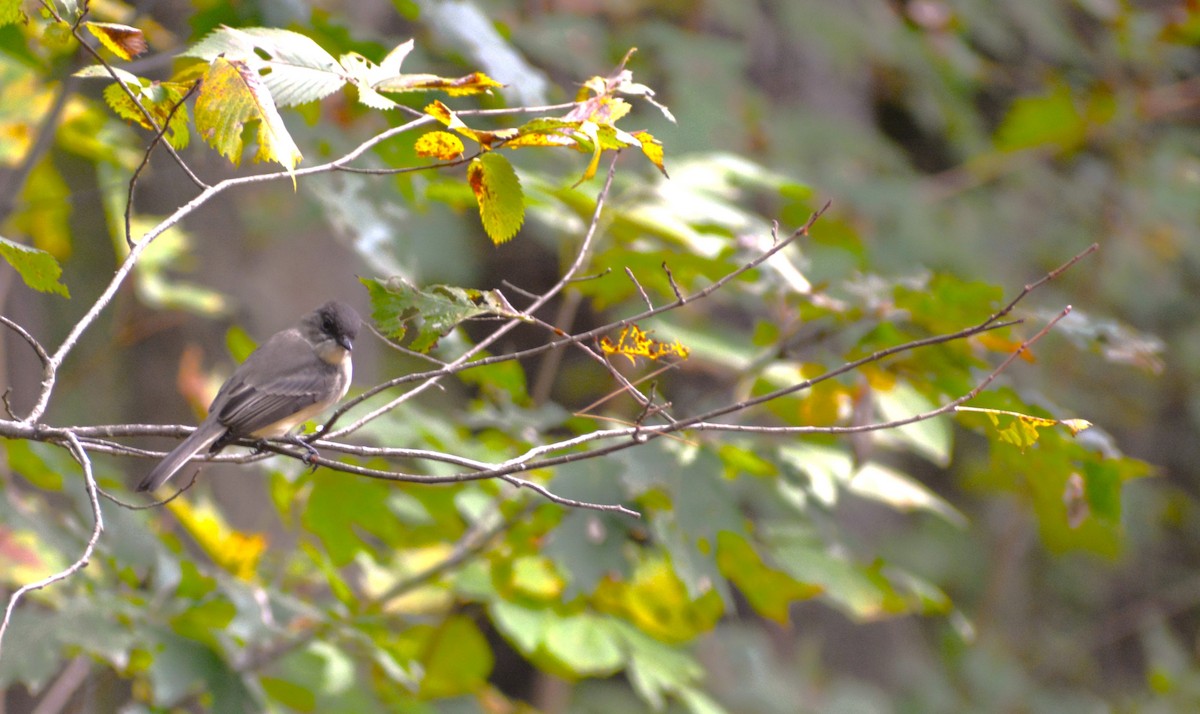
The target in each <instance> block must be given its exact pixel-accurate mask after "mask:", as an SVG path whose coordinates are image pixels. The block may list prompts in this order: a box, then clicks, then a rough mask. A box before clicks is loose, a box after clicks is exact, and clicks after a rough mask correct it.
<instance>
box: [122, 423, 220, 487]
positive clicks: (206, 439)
mask: <svg viewBox="0 0 1200 714" xmlns="http://www.w3.org/2000/svg"><path fill="white" fill-rule="evenodd" d="M224 433H225V427H224V426H222V425H221V424H218V423H216V422H212V423H210V422H208V421H205V422H202V423H201V424H200V426H198V427H196V430H195V431H193V432H192V433H191V435H189V436H188V438H186V439H184V440H183V441H181V442H180V443H179V446H176V447H175V448H174V449H172V450H171V453H169V454H167V455H166V456H165V457H163V460H162V461H159V462H158V465H157V466H155V467H154V469H153V470H152V471H150V473H148V474H146V478H144V479H142V480H141V482H140V483H138V485H137V490H138V491H153V490H155V489H157V488H158V487H159V486H161V485H163V484H164V483H166V482H167V479H169V478H171V477H172V476H174V475H175V472H176V471H178V470H179V469H181V468H183V467H184V465H185V464H187V462H188V461H191V459H192V457H193V456H195V455H196V454H198V453H200V452H201V451H203V450H205V449H207V448H208V447H210V446H212V445H213V442H215V441H216V440H217V439H219V438H221V436H222V435H223V434H224Z"/></svg>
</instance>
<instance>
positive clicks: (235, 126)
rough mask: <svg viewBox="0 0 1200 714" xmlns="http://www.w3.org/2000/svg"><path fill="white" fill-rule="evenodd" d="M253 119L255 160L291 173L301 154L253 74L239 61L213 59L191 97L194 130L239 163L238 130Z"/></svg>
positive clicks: (239, 133)
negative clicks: (275, 164)
mask: <svg viewBox="0 0 1200 714" xmlns="http://www.w3.org/2000/svg"><path fill="white" fill-rule="evenodd" d="M254 122H257V123H258V132H257V137H258V151H257V152H256V153H255V154H254V160H255V161H264V160H270V161H275V162H277V163H279V164H280V165H282V166H283V167H284V168H286V169H287V170H288V172H291V171H293V170H294V169H295V168H296V163H297V162H299V161H300V159H301V158H302V157H301V155H300V149H299V148H297V146H296V144H295V142H293V141H292V136H291V134H289V133H288V130H287V127H286V126H284V124H283V117H281V116H279V111H278V110H277V109H276V108H275V102H274V99H273V98H272V96H271V93H270V91H269V90H268V89H267V86H266V84H264V82H263V80H262V79H261V78H260V77H259V75H258V73H257V72H255V71H254V70H252V69H251V68H250V67H249V66H248V65H247V64H246V63H245V62H243V61H241V60H229V59H225V58H224V57H217V58H216V59H214V60H213V61H212V65H211V66H210V67H209V69H208V71H207V72H206V73H205V75H204V80H203V83H202V84H201V85H200V93H199V96H197V97H196V129H197V130H198V131H199V132H200V136H201V138H203V139H204V141H205V142H207V143H208V145H209V146H211V147H213V148H214V149H216V150H217V151H218V152H219V153H220V154H221V155H222V156H224V157H226V158H228V159H229V160H230V161H232V162H233V163H234V164H235V165H236V164H238V163H240V162H241V158H242V150H243V149H244V148H245V147H244V142H243V140H242V131H243V130H244V129H245V128H246V125H247V124H249V123H254Z"/></svg>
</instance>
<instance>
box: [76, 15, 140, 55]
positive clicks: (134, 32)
mask: <svg viewBox="0 0 1200 714" xmlns="http://www.w3.org/2000/svg"><path fill="white" fill-rule="evenodd" d="M83 24H84V26H86V27H87V29H88V31H89V32H91V33H92V34H93V35H95V36H96V39H98V40H100V44H102V45H104V46H105V47H107V48H108V49H109V50H111V51H112V53H113V54H115V55H116V56H118V57H120V58H121V59H123V60H125V61H126V62H128V61H129V60H131V59H133V58H134V57H137V56H138V55H140V54H141V53H143V52H145V51H146V50H147V49H148V48H149V46H148V45H147V44H146V38H145V37H143V36H142V31H141V30H139V29H137V28H136V27H130V26H128V25H117V24H114V23H111V22H85V23H83Z"/></svg>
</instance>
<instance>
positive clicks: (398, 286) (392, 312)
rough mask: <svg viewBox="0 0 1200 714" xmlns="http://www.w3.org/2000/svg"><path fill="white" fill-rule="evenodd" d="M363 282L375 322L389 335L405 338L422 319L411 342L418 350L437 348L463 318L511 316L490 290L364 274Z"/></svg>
mask: <svg viewBox="0 0 1200 714" xmlns="http://www.w3.org/2000/svg"><path fill="white" fill-rule="evenodd" d="M362 283H363V285H365V286H366V287H367V292H368V294H369V295H370V297H371V317H372V319H373V320H374V321H375V326H376V327H377V328H378V329H379V331H380V332H382V333H383V334H384V335H386V336H387V337H389V338H391V339H393V340H397V341H399V340H403V339H404V337H405V335H407V334H408V330H409V328H410V326H411V325H412V323H414V322H416V321H417V320H418V319H419V320H420V325H419V326H418V327H417V334H416V336H415V337H414V338H413V339H412V342H411V343H410V344H409V345H408V347H409V349H411V350H415V351H417V352H428V351H429V350H431V349H433V347H434V346H435V345H436V344H437V341H438V340H439V339H441V338H442V337H443V336H444V335H446V334H447V333H449V332H450V330H452V329H454V327H455V326H456V325H458V324H459V323H460V322H462V321H463V320H468V319H470V318H472V317H478V316H479V315H488V314H491V315H504V316H511V314H510V313H509V311H508V310H506V309H505V308H504V307H503V303H501V302H500V301H499V299H498V298H497V297H496V296H495V294H494V293H492V292H490V291H483V290H475V289H472V288H460V287H455V286H453V285H431V286H429V287H427V288H425V289H424V290H422V289H420V288H418V287H416V286H414V285H412V284H411V283H408V282H407V281H405V280H404V279H402V278H392V279H390V280H376V279H372V278H362Z"/></svg>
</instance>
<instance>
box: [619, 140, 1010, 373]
mask: <svg viewBox="0 0 1200 714" xmlns="http://www.w3.org/2000/svg"><path fill="white" fill-rule="evenodd" d="M633 136H635V137H637V140H638V143H639V144H640V145H641V147H642V154H643V155H645V157H646V158H647V159H650V163H652V164H654V166H655V167H657V168H658V170H659V171H660V172H662V175H663V177H664V178H671V177H670V176H669V175H667V167H666V166H665V165H664V164H663V146H662V142H661V141H659V140H658V139H655V138H654V135H653V134H651V133H650V132H648V131H635V132H633ZM1026 351H1028V350H1026Z"/></svg>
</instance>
